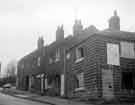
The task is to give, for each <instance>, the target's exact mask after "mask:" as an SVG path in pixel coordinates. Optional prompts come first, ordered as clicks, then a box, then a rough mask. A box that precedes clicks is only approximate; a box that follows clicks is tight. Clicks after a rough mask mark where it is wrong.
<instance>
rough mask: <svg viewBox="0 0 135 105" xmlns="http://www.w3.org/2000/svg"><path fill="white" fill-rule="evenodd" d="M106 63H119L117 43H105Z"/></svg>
mask: <svg viewBox="0 0 135 105" xmlns="http://www.w3.org/2000/svg"><path fill="white" fill-rule="evenodd" d="M107 64H110V65H118V66H119V65H120V58H119V45H118V44H114V43H107Z"/></svg>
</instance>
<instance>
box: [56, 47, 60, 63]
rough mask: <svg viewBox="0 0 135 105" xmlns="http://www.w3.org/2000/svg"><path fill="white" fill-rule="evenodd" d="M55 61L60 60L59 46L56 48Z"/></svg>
mask: <svg viewBox="0 0 135 105" xmlns="http://www.w3.org/2000/svg"><path fill="white" fill-rule="evenodd" d="M55 61H56V62H57V61H60V49H59V48H58V49H57V50H56V59H55Z"/></svg>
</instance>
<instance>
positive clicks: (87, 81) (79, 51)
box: [17, 11, 135, 100]
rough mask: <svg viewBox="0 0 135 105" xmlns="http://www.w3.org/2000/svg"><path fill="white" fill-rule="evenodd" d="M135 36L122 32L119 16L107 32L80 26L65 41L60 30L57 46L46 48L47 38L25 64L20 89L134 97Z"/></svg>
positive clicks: (21, 64) (22, 61) (22, 63)
mask: <svg viewBox="0 0 135 105" xmlns="http://www.w3.org/2000/svg"><path fill="white" fill-rule="evenodd" d="M134 36H135V34H134V33H131V32H124V31H120V18H119V16H117V12H116V11H115V12H114V16H112V17H111V18H110V20H109V28H108V29H106V30H104V31H98V30H97V29H96V28H95V27H94V26H90V27H88V28H85V29H83V26H82V24H81V21H80V20H78V21H75V24H74V26H73V35H72V36H69V37H67V38H64V29H63V26H60V27H58V28H57V30H56V41H54V42H53V43H51V44H50V45H47V46H44V45H43V42H44V41H43V38H39V40H38V48H37V49H36V50H35V51H33V52H32V53H30V54H28V55H26V56H25V57H23V58H22V59H20V61H19V63H18V75H17V76H18V79H17V81H18V82H17V83H18V88H19V89H25V90H29V91H33V92H39V93H42V94H44V95H51V96H64V97H82V98H104V99H107V100H111V99H114V98H116V99H120V98H121V97H134V96H135V90H134V89H135V73H134V68H135V63H134V62H135V59H134V58H135V54H134V42H135V37H134ZM129 81H130V82H129Z"/></svg>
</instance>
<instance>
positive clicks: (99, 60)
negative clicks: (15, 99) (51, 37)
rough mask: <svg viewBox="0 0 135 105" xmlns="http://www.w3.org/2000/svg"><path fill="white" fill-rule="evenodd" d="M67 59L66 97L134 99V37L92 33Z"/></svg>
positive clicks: (130, 35) (133, 34)
mask: <svg viewBox="0 0 135 105" xmlns="http://www.w3.org/2000/svg"><path fill="white" fill-rule="evenodd" d="M67 56H68V59H67V61H66V64H67V73H66V74H67V78H68V79H67V90H68V96H71V97H73V96H75V97H79V96H80V97H85V98H86V97H94V98H99V97H100V98H105V99H111V98H120V97H135V71H134V69H135V63H134V62H135V33H130V32H123V31H117V32H109V31H108V32H100V33H96V34H94V35H92V36H90V37H89V38H88V39H86V40H83V41H82V42H81V43H79V44H77V45H75V46H73V47H71V48H70V49H69V50H68V51H67ZM69 56H70V57H69Z"/></svg>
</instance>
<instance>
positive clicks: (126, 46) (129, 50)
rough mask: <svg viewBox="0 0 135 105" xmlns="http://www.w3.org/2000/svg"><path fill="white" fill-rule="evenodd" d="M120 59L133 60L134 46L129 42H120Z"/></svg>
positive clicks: (134, 54) (134, 55) (134, 56)
mask: <svg viewBox="0 0 135 105" xmlns="http://www.w3.org/2000/svg"><path fill="white" fill-rule="evenodd" d="M120 46H121V57H124V58H135V46H134V43H131V42H121V43H120Z"/></svg>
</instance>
